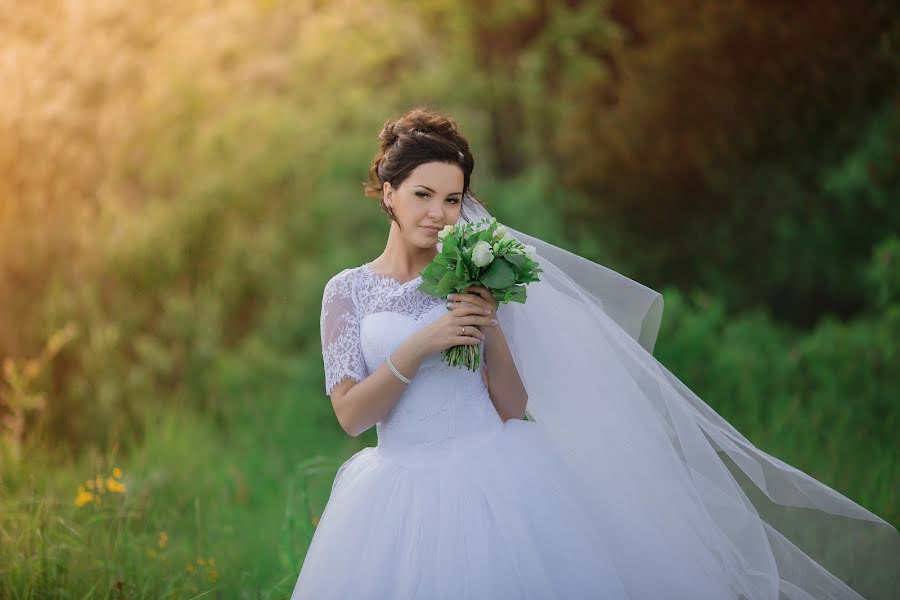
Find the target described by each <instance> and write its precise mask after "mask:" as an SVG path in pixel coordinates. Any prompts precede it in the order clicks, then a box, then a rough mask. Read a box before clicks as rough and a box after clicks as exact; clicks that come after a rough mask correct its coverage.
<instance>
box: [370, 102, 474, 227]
mask: <svg viewBox="0 0 900 600" xmlns="http://www.w3.org/2000/svg"><path fill="white" fill-rule="evenodd" d="M378 139H379V141H380V142H381V149H380V150H379V151H378V154H376V155H375V160H374V162H373V163H372V166H371V167H370V168H369V180H368V181H366V182H363V191H364V193H365V195H366V196H369V197H373V198H381V210H382V211H383V212H384V213H385V214H386V215H388V217H389V218H390V219H391V220H392V221H396V220H397V219H396V218H394V216H393V215H392V214H390V212H388V209H387V206H386V205H385V204H384V197H383V193H382V192H383V190H384V182H385V181H389V182H390V184H391V185H392V186H394V187H397V186H399V185H400V184H401V183H403V181H404V180H405V179H406V178H407V177H408V176H409V174H410V173H411V172H412V171H413V170H414V169H415V168H416V167H418V166H419V165H421V164H423V163H428V162H435V161H438V162H446V163H450V164H455V165H459V167H460V168H461V169H462V171H463V189H462V193H463V196H465V194H466V191H468V189H469V181H470V180H471V177H472V170H473V169H474V168H475V159H474V158H473V157H472V153H471V152H469V142H468V141H467V140H466V138H465V137H463V136H462V135H461V134H460V133H459V131H458V130H457V127H456V123H455V122H454V121H453V120H452V119H450V118H448V117H445V116H443V115H441V114H439V113H437V112H436V111H434V110H432V109H430V108H427V107H424V106H418V107H416V108H413V109H412V110H410V111H409V112H407V113H406V114H405V115H403V116H401V117H400V118H398V119H388V120H387V121H385V123H384V127H383V128H382V130H381V133H379V134H378ZM398 225H399V222H398Z"/></svg>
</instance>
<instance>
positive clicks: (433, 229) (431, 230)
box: [420, 225, 441, 233]
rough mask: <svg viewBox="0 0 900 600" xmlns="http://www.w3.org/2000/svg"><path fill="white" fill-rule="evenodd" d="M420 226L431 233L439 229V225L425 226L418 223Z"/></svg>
mask: <svg viewBox="0 0 900 600" xmlns="http://www.w3.org/2000/svg"><path fill="white" fill-rule="evenodd" d="M420 227H421V228H422V229H424V230H425V231H430V232H432V233H437V232H438V231H440V230H441V228H440V227H427V226H425V225H420Z"/></svg>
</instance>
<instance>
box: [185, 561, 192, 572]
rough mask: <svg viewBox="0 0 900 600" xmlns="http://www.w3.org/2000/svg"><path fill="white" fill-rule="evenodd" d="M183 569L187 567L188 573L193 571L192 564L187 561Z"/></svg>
mask: <svg viewBox="0 0 900 600" xmlns="http://www.w3.org/2000/svg"><path fill="white" fill-rule="evenodd" d="M185 569H187V571H188V573H193V572H194V565H192V564H191V563H188V564H187V566H186V567H185Z"/></svg>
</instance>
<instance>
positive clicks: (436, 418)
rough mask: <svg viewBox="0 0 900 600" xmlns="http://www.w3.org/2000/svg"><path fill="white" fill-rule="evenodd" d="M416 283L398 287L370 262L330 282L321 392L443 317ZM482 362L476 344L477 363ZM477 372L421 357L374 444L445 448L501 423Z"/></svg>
mask: <svg viewBox="0 0 900 600" xmlns="http://www.w3.org/2000/svg"><path fill="white" fill-rule="evenodd" d="M421 282H422V279H421V277H416V278H415V279H412V280H410V281H407V282H400V281H398V280H396V279H394V278H393V277H390V276H387V275H382V274H380V273H378V272H376V271H375V270H373V269H372V268H371V267H370V266H369V263H365V264H364V265H361V266H359V267H353V268H348V269H344V270H343V271H341V272H339V273H338V274H336V275H335V276H334V277H332V278H331V279H330V280H329V281H328V283H327V284H326V285H325V290H324V293H323V297H322V315H321V321H320V323H321V335H322V356H323V359H324V366H325V393H326V394H328V395H330V394H331V391H332V390H333V389H334V386H335V385H337V384H338V383H339V382H341V381H342V380H344V379H345V378H348V377H349V378H351V379H353V380H355V381H362V380H363V379H364V378H366V377H367V376H368V375H369V374H370V373H371V372H372V371H374V370H375V369H377V368H378V367H379V366H381V364H383V363H384V362H385V360H387V357H388V355H389V354H390V353H391V352H393V351H394V350H395V349H396V348H397V347H398V346H399V345H400V344H402V343H403V342H404V341H405V340H406V339H407V338H408V337H409V336H411V335H412V334H414V333H415V332H416V331H418V330H419V329H420V328H422V327H424V326H426V325H427V324H429V323H431V322H433V321H434V320H436V319H438V318H440V317H441V316H442V315H443V314H445V313H446V310H447V309H446V306H447V301H446V299H444V298H438V297H435V296H431V295H429V294H426V293H424V292H422V291H421V290H419V289H417V288H418V286H419V284H420V283H421ZM484 358H485V355H484V347H483V343H482V366H483V364H484ZM481 368H482V367H481V366H480V367H479V369H478V370H477V371H474V372H473V371H469V370H468V369H465V368H457V367H451V366H449V365H447V364H446V363H445V362H444V360H443V358H442V357H441V353H440V352H434V353H432V354H430V355H429V356H427V357H426V358H425V360H423V361H422V363H421V365H420V366H419V369H418V370H417V371H416V373H414V374H413V375H412V376H410V375H409V374H407V376H408V377H411V379H412V381H411V382H410V383H409V384H407V385H406V388H405V389H404V391H403V393H402V395H401V397H400V399H399V400H398V401H397V403H396V404H395V405H394V408H393V409H392V410H391V412H390V413H388V415H387V416H386V417H385V418H384V419H383V420H382V421H380V422H378V423H377V424H376V431H377V433H378V446H379V447H380V448H383V449H385V450H391V449H401V448H403V449H406V448H410V447H417V448H421V449H428V450H441V449H449V448H450V446H451V445H452V440H453V439H454V438H459V437H461V436H466V435H468V434H479V433H484V432H486V431H489V430H491V429H492V428H495V427H497V426H499V425H500V424H501V421H500V418H499V416H498V414H497V411H496V409H495V408H494V406H493V404H492V402H491V399H490V395H489V394H488V390H487V388H486V387H485V385H484V380H483V378H482V373H481Z"/></svg>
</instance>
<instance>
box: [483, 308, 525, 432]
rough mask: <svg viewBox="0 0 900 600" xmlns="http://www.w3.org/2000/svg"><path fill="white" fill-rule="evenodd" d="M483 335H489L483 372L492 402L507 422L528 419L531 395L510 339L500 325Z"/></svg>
mask: <svg viewBox="0 0 900 600" xmlns="http://www.w3.org/2000/svg"><path fill="white" fill-rule="evenodd" d="M482 331H484V333H485V336H484V353H485V355H484V356H483V357H482V361H483V363H482V369H484V371H485V385H486V386H487V388H488V393H489V394H490V396H491V402H493V404H494V408H495V409H496V410H497V414H498V415H500V418H501V419H502V420H503V421H504V422H506V421H507V420H509V419H522V418H524V417H525V406H526V405H527V403H528V392H527V391H526V390H525V384H524V383H522V378H521V377H520V376H519V370H518V369H517V368H516V363H515V361H513V357H512V353H511V352H510V350H509V344H508V343H507V341H506V336H504V335H503V330H502V329H500V325H499V324H498V325H495V326H493V327H485V328H483V329H482ZM488 365H490V373H488Z"/></svg>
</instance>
